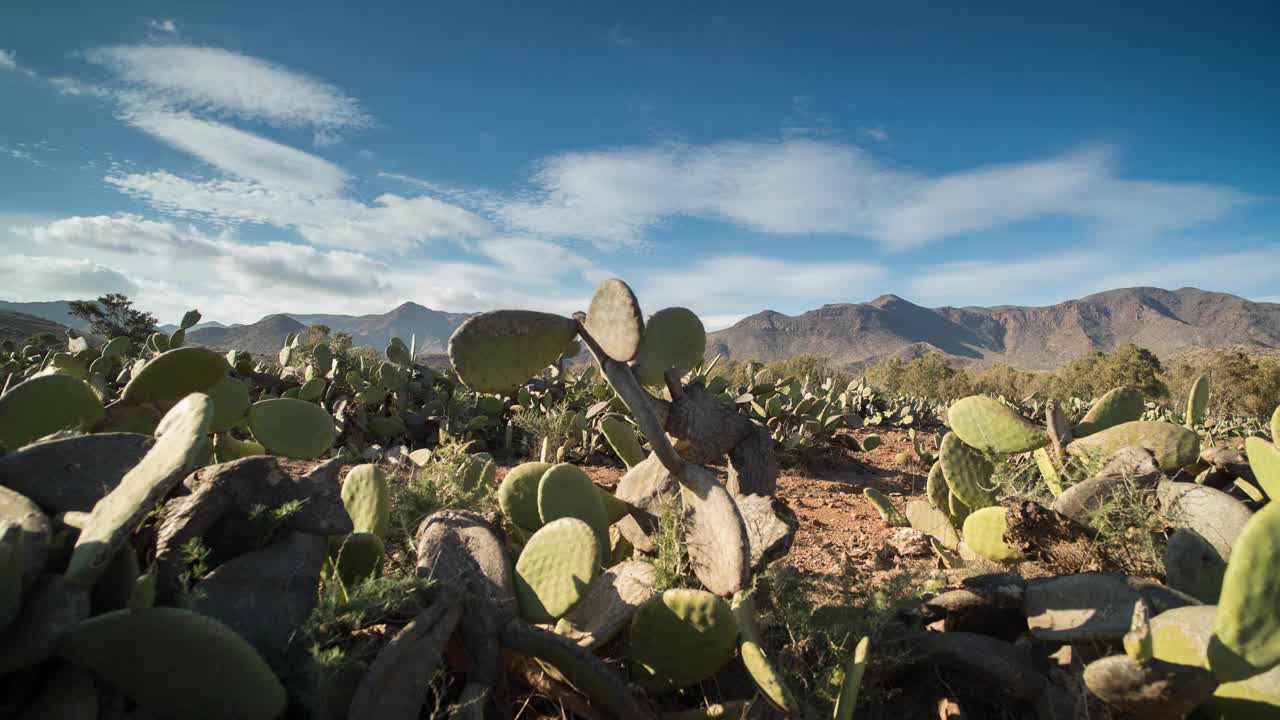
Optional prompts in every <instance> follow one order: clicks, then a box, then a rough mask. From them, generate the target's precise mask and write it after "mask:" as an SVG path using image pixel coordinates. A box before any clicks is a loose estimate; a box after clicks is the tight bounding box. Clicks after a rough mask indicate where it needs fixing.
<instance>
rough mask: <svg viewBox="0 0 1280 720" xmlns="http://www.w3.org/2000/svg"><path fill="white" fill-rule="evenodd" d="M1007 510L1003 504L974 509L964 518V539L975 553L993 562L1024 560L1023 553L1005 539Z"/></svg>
mask: <svg viewBox="0 0 1280 720" xmlns="http://www.w3.org/2000/svg"><path fill="white" fill-rule="evenodd" d="M1006 510H1007V508H1005V507H1003V506H1001V505H995V506H992V507H984V508H982V509H980V510H974V511H973V512H972V513H971V514H970V515H969V517H967V518H965V519H964V541H965V542H966V543H967V544H968V545H969V547H970V548H972V549H973V551H974V552H975V553H977V554H979V555H981V556H982V557H984V558H986V559H988V560H991V561H993V562H999V563H1008V562H1022V560H1023V557H1022V555H1020V554H1019V553H1018V552H1017V551H1016V550H1014V549H1013V548H1011V547H1009V546H1008V545H1007V544H1005V541H1004V531H1005V527H1006V523H1005V512H1006Z"/></svg>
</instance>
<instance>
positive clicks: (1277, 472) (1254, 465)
mask: <svg viewBox="0 0 1280 720" xmlns="http://www.w3.org/2000/svg"><path fill="white" fill-rule="evenodd" d="M1244 451H1245V454H1246V455H1247V456H1248V457H1249V468H1250V469H1252V470H1253V476H1254V477H1255V478H1256V479H1257V481H1258V484H1259V485H1261V486H1262V491H1263V492H1265V493H1266V494H1267V497H1269V498H1271V499H1272V500H1273V501H1280V448H1278V447H1276V446H1275V444H1274V443H1269V442H1267V441H1266V440H1263V439H1262V438H1260V437H1251V438H1249V439H1247V440H1245V441H1244Z"/></svg>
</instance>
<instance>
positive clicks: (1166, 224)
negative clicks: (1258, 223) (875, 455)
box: [496, 138, 1250, 249]
mask: <svg viewBox="0 0 1280 720" xmlns="http://www.w3.org/2000/svg"><path fill="white" fill-rule="evenodd" d="M533 185H534V189H533V191H532V192H530V193H528V194H526V196H524V197H519V198H516V199H514V200H511V201H509V202H506V203H505V204H503V205H502V206H501V207H499V208H497V209H496V211H497V213H498V215H499V216H500V217H501V218H502V219H503V220H504V221H505V222H506V223H508V224H509V225H510V226H511V227H513V228H516V229H519V230H523V231H526V232H531V233H534V234H541V235H546V236H558V237H572V238H581V239H586V240H590V241H592V242H595V243H597V244H599V245H603V246H608V245H619V244H622V245H626V244H635V243H638V242H640V241H641V240H642V239H643V237H644V235H645V233H646V232H647V231H648V230H650V229H651V228H652V227H654V226H655V225H658V224H659V223H661V222H662V221H664V220H667V219H669V218H673V217H679V216H688V217H697V218H707V219H714V220H721V221H724V222H728V223H732V224H735V225H739V226H742V227H745V228H748V229H750V230H754V231H757V232H763V233H773V234H804V233H822V234H835V235H847V236H852V237H866V238H870V239H873V240H875V241H877V242H879V243H880V244H881V245H883V246H885V247H887V248H890V249H905V248H913V247H919V246H921V245H925V244H927V243H930V242H935V241H938V240H942V239H944V238H947V237H952V236H956V235H960V234H963V233H967V232H973V231H979V230H985V229H989V228H993V227H999V226H1003V225H1009V224H1012V223H1016V222H1020V221H1025V220H1030V219H1034V218H1039V217H1045V216H1063V217H1068V218H1073V219H1077V220H1082V221H1086V222H1090V223H1092V224H1094V225H1095V226H1096V227H1097V228H1098V229H1099V230H1100V231H1103V232H1117V233H1154V232H1159V231H1167V230H1177V229H1182V228H1186V227H1191V226H1194V225H1197V224H1201V223H1204V222H1207V221H1210V220H1214V219H1217V218H1220V217H1222V216H1224V215H1225V214H1226V213H1228V212H1229V211H1231V210H1232V209H1234V208H1236V207H1238V206H1239V205H1241V204H1244V203H1246V202H1248V201H1249V200H1250V198H1249V196H1247V195H1245V194H1244V193H1241V192H1239V191H1236V190H1234V189H1232V188H1228V187H1222V186H1215V185H1206V184H1180V183H1162V182H1138V181H1132V180H1125V179H1120V178H1117V177H1116V176H1115V173H1114V170H1113V168H1112V167H1111V162H1110V153H1108V152H1106V151H1098V150H1091V151H1080V152H1073V153H1068V154H1066V155H1063V156H1060V157H1057V158H1052V159H1049V160H1032V161H1025V162H1020V163H1013V164H1006V165H996V166H988V167H981V168H976V169H973V170H968V171H964V172H958V173H952V174H949V175H942V176H939V177H929V176H926V175H922V174H919V173H913V172H909V171H906V170H901V169H896V168H891V167H888V166H885V165H883V164H882V163H880V162H879V161H877V160H876V159H875V158H873V157H871V156H870V155H868V154H867V153H865V152H864V151H862V150H861V149H859V148H858V147H856V146H853V145H849V144H845V143H838V142H828V141H819V140H814V139H809V138H789V139H785V140H783V141H781V142H724V143H717V144H713V145H702V146H697V145H688V144H664V145H659V146H654V147H643V148H623V149H618V150H604V151H596V152H576V153H566V154H563V155H559V156H555V157H553V158H551V159H549V160H548V161H547V162H546V163H545V164H544V165H543V167H542V168H541V169H540V170H539V171H538V172H537V173H536V174H535V175H534V178H533Z"/></svg>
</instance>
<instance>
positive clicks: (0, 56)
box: [0, 48, 36, 77]
mask: <svg viewBox="0 0 1280 720" xmlns="http://www.w3.org/2000/svg"><path fill="white" fill-rule="evenodd" d="M0 72H16V73H22V74H23V75H26V76H27V77H35V76H36V71H35V70H32V69H31V68H28V67H24V66H22V65H19V64H18V53H17V52H16V51H14V50H5V49H4V48H0Z"/></svg>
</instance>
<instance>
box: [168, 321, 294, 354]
mask: <svg viewBox="0 0 1280 720" xmlns="http://www.w3.org/2000/svg"><path fill="white" fill-rule="evenodd" d="M306 327H307V326H306V325H303V324H302V323H300V322H298V321H297V320H294V319H293V318H291V317H289V316H288V315H268V316H266V317H264V318H262V319H261V320H259V321H258V322H256V323H252V324H249V325H236V326H234V327H213V326H212V324H209V325H208V326H206V327H202V328H200V329H198V330H197V329H195V328H192V329H191V330H188V331H187V339H186V342H187V344H188V345H203V346H204V347H209V348H215V349H218V350H245V351H248V352H251V353H259V354H264V355H275V354H276V353H278V352H279V351H280V348H281V347H282V346H283V345H284V339H285V338H286V337H288V335H289V334H290V333H296V332H301V331H302V330H305V329H306Z"/></svg>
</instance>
